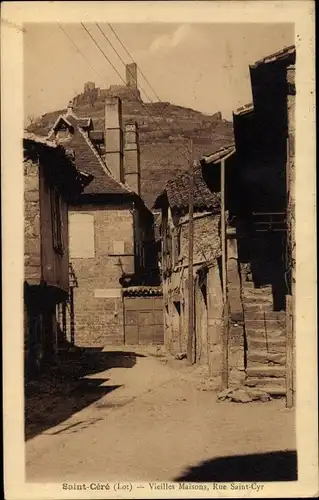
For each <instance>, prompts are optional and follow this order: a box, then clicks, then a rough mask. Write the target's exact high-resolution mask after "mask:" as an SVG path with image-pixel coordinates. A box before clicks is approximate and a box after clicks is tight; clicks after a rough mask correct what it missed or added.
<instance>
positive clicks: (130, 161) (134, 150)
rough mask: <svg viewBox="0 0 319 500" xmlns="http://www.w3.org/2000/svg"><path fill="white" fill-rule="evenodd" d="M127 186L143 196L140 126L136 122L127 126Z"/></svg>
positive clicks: (125, 167) (125, 160) (125, 165)
mask: <svg viewBox="0 0 319 500" xmlns="http://www.w3.org/2000/svg"><path fill="white" fill-rule="evenodd" d="M124 170H125V184H128V186H129V187H130V188H131V189H133V191H135V192H136V193H137V194H138V195H139V196H140V195H141V165H140V145H139V134H138V126H137V123H136V122H128V123H126V124H125V151H124Z"/></svg>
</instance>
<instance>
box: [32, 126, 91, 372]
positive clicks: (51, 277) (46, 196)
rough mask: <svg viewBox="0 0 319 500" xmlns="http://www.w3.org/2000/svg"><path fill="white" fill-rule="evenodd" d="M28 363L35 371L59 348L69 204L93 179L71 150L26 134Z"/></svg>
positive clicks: (66, 281)
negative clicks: (58, 321)
mask: <svg viewBox="0 0 319 500" xmlns="http://www.w3.org/2000/svg"><path fill="white" fill-rule="evenodd" d="M23 153H24V213H25V226H24V231H25V247H24V257H25V273H24V341H25V344H24V345H25V368H26V372H27V374H28V375H32V374H33V375H34V374H36V373H37V372H38V371H39V370H40V369H41V368H42V367H43V364H44V363H46V362H47V361H50V359H51V357H52V355H53V354H54V353H55V352H56V350H57V347H58V328H57V323H56V319H57V307H58V305H59V304H62V303H65V302H66V301H67V300H68V295H69V248H68V204H69V203H70V202H71V200H72V198H73V197H74V196H77V195H78V194H79V193H80V192H81V190H82V189H83V187H84V186H85V185H86V184H87V183H88V182H89V181H90V177H88V176H86V175H85V174H81V173H80V172H78V170H77V169H76V167H75V163H74V158H73V155H72V152H71V154H70V152H68V151H66V150H65V149H64V148H63V147H62V146H57V145H56V144H54V143H53V142H49V141H47V140H45V139H43V138H41V137H36V136H34V135H33V134H27V133H26V134H25V136H24V139H23Z"/></svg>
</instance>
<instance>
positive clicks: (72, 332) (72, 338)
mask: <svg viewBox="0 0 319 500" xmlns="http://www.w3.org/2000/svg"><path fill="white" fill-rule="evenodd" d="M73 290H74V289H73V287H71V288H70V334H71V339H70V340H71V344H72V345H74V342H75V339H74V291H73Z"/></svg>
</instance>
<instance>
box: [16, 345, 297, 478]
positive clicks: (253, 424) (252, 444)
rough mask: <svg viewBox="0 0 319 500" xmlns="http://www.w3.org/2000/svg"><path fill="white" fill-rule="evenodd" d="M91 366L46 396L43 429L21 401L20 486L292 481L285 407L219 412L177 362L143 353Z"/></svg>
mask: <svg viewBox="0 0 319 500" xmlns="http://www.w3.org/2000/svg"><path fill="white" fill-rule="evenodd" d="M91 356H92V363H91V365H90V362H88V363H87V364H86V370H85V371H86V374H85V375H84V376H83V371H82V372H79V373H78V374H77V376H75V377H74V384H75V385H74V387H71V388H70V389H69V392H68V393H65V394H63V392H61V395H60V396H59V395H57V396H52V393H51V396H50V397H49V396H48V399H50V401H47V402H46V404H47V407H45V405H43V404H42V409H41V420H37V418H35V417H36V414H37V398H36V396H32V395H31V396H30V397H29V398H28V399H27V416H28V412H29V419H28V418H27V419H26V422H27V424H26V426H27V428H26V433H27V442H26V464H27V466H26V474H27V475H26V479H27V481H31V482H41V481H43V480H45V481H46V482H63V481H66V480H67V481H81V482H83V481H86V480H95V479H99V480H101V481H112V480H114V481H115V480H117V481H119V480H126V481H129V480H134V481H139V480H140V481H148V480H158V481H162V480H178V479H180V480H182V479H183V480H189V481H212V480H216V478H217V477H218V479H217V480H219V481H226V480H230V481H232V480H234V481H236V479H239V474H240V478H241V480H245V478H246V480H267V479H268V480H271V479H273V480H274V479H275V480H276V479H277V480H285V479H286V480H289V479H290V480H291V479H293V478H294V473H295V471H294V469H295V453H294V450H295V447H296V445H295V440H294V435H295V432H294V412H293V411H292V410H288V409H286V408H285V402H284V400H283V399H282V400H272V401H270V402H267V403H261V402H255V403H250V404H240V403H230V402H218V401H217V395H216V393H214V392H211V391H204V390H200V377H199V376H198V373H197V371H196V369H193V368H190V367H187V365H186V364H184V361H185V360H183V361H177V360H173V359H172V358H167V357H165V356H163V357H159V356H154V355H151V354H149V352H148V351H146V350H145V349H142V348H141V349H139V348H138V349H137V348H134V349H133V348H131V349H125V348H121V350H120V349H118V350H116V349H112V352H110V351H109V352H105V351H101V352H94V353H93V354H91ZM97 358H99V359H100V361H101V363H100V365H98V364H97V363H96V360H97ZM93 362H94V363H93ZM93 365H94V370H92V369H90V367H93ZM68 366H69V369H70V366H71V365H70V364H69V365H68ZM98 370H101V371H98ZM58 383H61V384H63V382H62V381H61V382H58ZM41 397H43V395H42V396H41ZM28 405H29V407H28ZM32 405H33V407H32ZM50 405H51V406H50ZM28 408H29V409H28ZM53 408H54V412H53V411H52V410H53ZM53 413H54V420H51V418H52V415H53ZM28 421H29V422H30V425H31V424H33V427H32V426H31V427H30V426H29V429H28ZM269 453H274V454H273V455H269ZM243 455H244V457H241V456H243ZM246 476H247V477H246ZM248 476H249V477H248Z"/></svg>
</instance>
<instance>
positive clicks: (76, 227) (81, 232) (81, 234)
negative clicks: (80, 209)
mask: <svg viewBox="0 0 319 500" xmlns="http://www.w3.org/2000/svg"><path fill="white" fill-rule="evenodd" d="M69 242H70V257H71V259H81V258H82V259H84V258H86V259H90V258H91V259H92V258H94V257H95V234H94V216H93V215H91V214H81V213H71V214H69Z"/></svg>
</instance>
